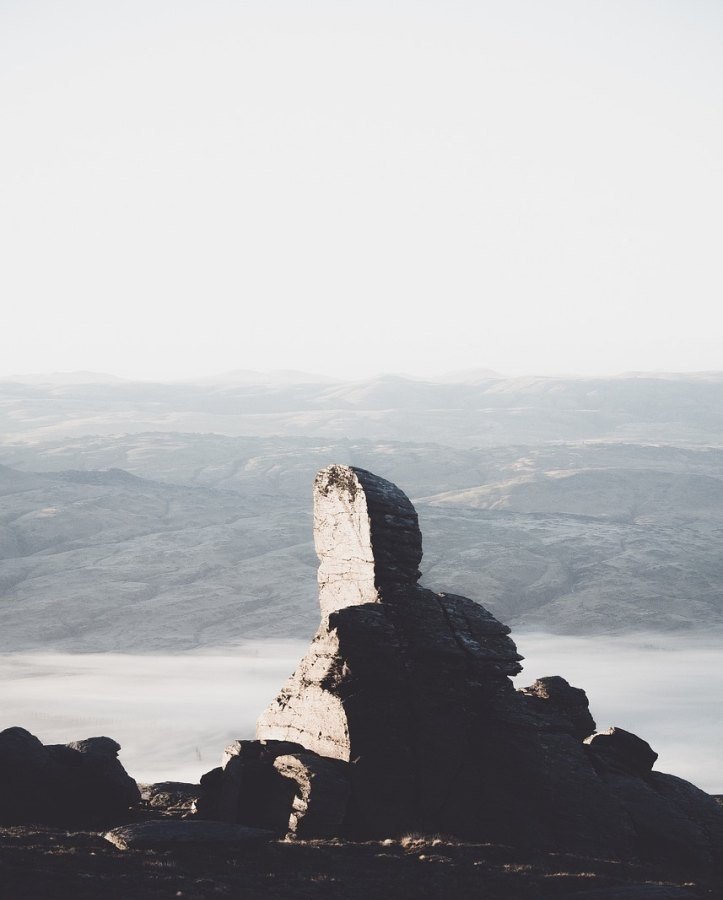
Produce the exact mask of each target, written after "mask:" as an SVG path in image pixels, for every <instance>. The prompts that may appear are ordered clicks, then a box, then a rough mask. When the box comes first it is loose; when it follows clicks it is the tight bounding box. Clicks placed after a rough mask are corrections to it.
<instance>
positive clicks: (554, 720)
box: [522, 675, 595, 740]
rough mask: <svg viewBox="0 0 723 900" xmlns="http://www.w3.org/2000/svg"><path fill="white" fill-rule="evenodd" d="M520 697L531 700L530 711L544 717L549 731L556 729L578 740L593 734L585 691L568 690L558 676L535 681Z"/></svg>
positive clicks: (563, 680) (523, 690)
mask: <svg viewBox="0 0 723 900" xmlns="http://www.w3.org/2000/svg"><path fill="white" fill-rule="evenodd" d="M522 693H523V694H524V695H525V696H527V697H529V698H530V703H531V708H533V709H534V710H535V711H536V712H537V713H538V714H540V715H542V716H547V719H548V722H549V726H550V729H551V730H554V729H555V728H556V727H557V728H559V729H560V730H561V731H566V732H568V733H569V734H571V735H572V736H573V737H576V738H578V739H579V740H583V739H584V738H586V737H588V736H589V735H591V734H592V733H593V732H594V731H595V720H594V719H593V717H592V715H591V714H590V703H589V701H588V699H587V695H586V694H585V691H583V690H582V689H581V688H576V687H571V685H570V684H568V682H567V681H565V679H564V678H561V677H560V676H559V675H550V676H548V677H546V678H538V679H537V681H535V682H534V684H531V685H530V686H529V687H526V688H522Z"/></svg>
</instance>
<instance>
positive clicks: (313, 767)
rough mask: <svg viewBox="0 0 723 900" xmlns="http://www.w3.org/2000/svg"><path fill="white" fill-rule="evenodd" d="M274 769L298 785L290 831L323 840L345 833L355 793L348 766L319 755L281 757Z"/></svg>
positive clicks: (303, 754)
mask: <svg viewBox="0 0 723 900" xmlns="http://www.w3.org/2000/svg"><path fill="white" fill-rule="evenodd" d="M274 768H275V769H276V771H277V772H278V773H279V775H281V776H282V777H283V778H285V779H286V780H287V781H289V782H291V783H292V784H293V785H294V799H293V803H292V811H291V816H290V818H289V822H288V829H289V831H290V832H292V833H293V834H295V835H296V836H297V837H300V838H321V837H332V836H333V835H335V834H338V833H339V832H340V831H341V830H342V828H343V826H344V822H345V820H346V810H347V805H348V802H349V794H350V793H351V783H350V780H349V776H350V772H349V766H348V765H347V763H344V762H341V760H338V759H329V758H328V757H324V756H319V755H318V754H316V753H294V754H287V755H286V756H277V757H276V759H275V760H274Z"/></svg>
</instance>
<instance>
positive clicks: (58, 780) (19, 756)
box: [0, 727, 140, 824]
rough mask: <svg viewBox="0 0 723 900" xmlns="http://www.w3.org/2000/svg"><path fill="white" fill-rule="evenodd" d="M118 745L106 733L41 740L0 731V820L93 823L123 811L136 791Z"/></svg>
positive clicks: (136, 796)
mask: <svg viewBox="0 0 723 900" xmlns="http://www.w3.org/2000/svg"><path fill="white" fill-rule="evenodd" d="M119 750H120V745H119V744H117V743H116V742H115V741H113V740H111V738H107V737H95V738H88V739H86V740H84V741H74V742H72V743H70V744H51V745H48V746H43V745H42V744H41V743H40V741H39V740H38V739H37V738H36V737H34V736H33V735H32V734H30V732H29V731H26V730H25V729H24V728H17V727H15V728H7V729H5V731H2V732H0V822H2V823H5V824H17V823H23V822H43V823H49V824H95V823H101V822H107V821H111V820H112V819H113V818H114V817H117V816H119V815H121V814H123V813H125V812H127V810H128V807H130V806H132V805H133V804H135V803H138V802H139V800H140V793H139V791H138V786H137V785H136V783H135V781H134V780H133V779H132V778H131V777H130V776H129V775H128V774H127V773H126V771H125V769H124V768H123V766H122V765H121V763H120V761H119V760H118V751H119Z"/></svg>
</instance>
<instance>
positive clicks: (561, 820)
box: [199, 466, 723, 868]
mask: <svg viewBox="0 0 723 900" xmlns="http://www.w3.org/2000/svg"><path fill="white" fill-rule="evenodd" d="M314 528H315V533H314V540H315V545H316V549H317V553H318V555H319V598H320V605H321V614H322V615H321V623H320V626H319V629H318V631H317V633H316V635H315V637H314V639H313V641H312V642H311V645H310V647H309V650H308V652H307V654H306V656H305V657H304V658H303V659H302V660H301V662H300V663H299V666H298V667H297V669H296V671H295V672H294V673H293V675H292V676H291V677H290V678H289V680H288V681H287V683H286V684H285V685H284V686H283V688H282V690H281V692H280V693H279V695H278V696H277V698H276V699H275V700H274V701H273V702H272V704H271V705H270V706H269V707H268V709H267V710H266V711H265V712H264V713H263V714H262V715H261V717H260V718H259V720H258V724H257V738H258V740H257V741H241V742H237V743H236V744H235V745H232V747H231V748H229V750H228V751H227V754H226V758H225V760H224V765H223V766H222V767H221V768H220V769H219V770H214V772H212V773H209V774H208V775H207V776H205V777H204V779H202V786H203V787H204V797H202V798H201V801H199V809H200V810H201V811H202V812H204V814H206V815H209V816H213V817H216V818H219V819H224V820H226V821H229V822H244V823H247V824H250V825H254V824H256V825H261V824H264V825H265V827H270V828H272V829H273V830H278V829H282V828H289V829H291V830H292V831H294V830H296V832H297V833H299V834H307V833H308V834H322V833H323V834H330V833H337V834H346V835H351V836H376V837H387V836H390V835H395V834H396V835H398V834H401V833H404V832H409V831H419V832H423V833H434V832H440V833H445V834H453V835H458V836H461V837H467V838H471V839H473V840H478V841H479V840H481V841H484V842H493V843H501V844H513V845H518V846H520V845H522V846H530V847H537V848H540V849H545V850H552V851H566V852H574V853H584V854H588V855H595V856H598V857H600V856H603V857H606V858H627V859H635V858H640V859H647V860H659V861H665V862H672V863H680V864H681V865H687V866H696V867H699V868H705V867H709V866H711V865H714V864H716V863H717V862H720V859H721V854H722V849H721V848H723V834H721V828H722V827H723V814H721V811H720V808H719V807H718V806H717V804H716V803H715V802H714V801H713V800H712V799H711V798H708V797H707V796H706V795H705V794H703V793H702V792H700V791H698V790H697V789H696V788H694V787H693V786H692V785H688V784H687V783H686V782H681V781H680V779H672V776H665V775H660V774H658V773H653V772H651V767H652V764H653V762H654V761H655V758H656V754H655V753H654V752H653V751H652V750H651V748H650V747H649V745H648V744H646V743H645V741H643V740H641V739H640V738H637V737H636V736H635V735H632V734H630V733H628V732H624V731H622V729H611V730H610V731H609V732H606V733H600V734H595V735H593V736H592V737H588V736H589V735H590V734H591V732H592V731H594V729H595V723H594V721H593V719H592V716H591V715H590V711H589V709H588V702H587V697H586V696H585V693H584V691H582V690H580V689H579V688H574V687H572V686H570V685H569V684H568V683H567V682H566V681H565V680H564V679H563V678H560V677H557V676H553V677H548V678H542V679H539V680H538V681H536V682H535V683H534V684H532V685H531V686H530V687H528V688H525V689H523V690H522V691H516V690H515V689H514V687H513V685H512V683H511V681H510V678H509V676H510V675H514V674H516V673H518V672H519V671H520V659H521V657H520V656H519V655H518V653H517V651H516V648H515V645H514V643H513V642H512V640H511V639H510V638H509V636H508V635H509V629H508V628H507V627H506V626H504V625H502V624H501V623H500V622H498V621H497V620H496V619H495V618H494V617H493V616H492V615H491V614H490V613H488V612H487V611H486V610H485V609H484V608H483V607H482V606H480V605H478V604H477V603H475V602H473V601H472V600H469V599H467V598H466V597H460V596H456V595H453V594H447V593H435V592H433V591H431V590H427V589H424V588H422V587H420V586H419V585H418V583H417V582H418V578H419V568H418V567H419V562H420V560H421V552H422V551H421V546H422V543H421V534H420V532H419V528H418V524H417V517H416V514H415V512H414V508H413V507H412V504H411V503H410V502H409V500H408V498H407V497H406V496H405V495H404V494H403V493H402V492H401V491H400V490H399V489H398V488H397V487H396V486H395V485H392V484H390V483H389V482H386V481H384V480H383V479H381V478H378V477H377V476H375V475H372V474H371V473H369V472H366V471H364V470H362V469H357V468H352V467H347V466H330V467H329V468H328V469H324V470H323V471H322V472H320V473H319V474H318V475H317V477H316V481H315V485H314ZM585 738H587V742H585V743H584V742H583V739H585ZM289 744H290V745H291V746H292V747H293V749H291V750H282V749H281V748H282V747H284V746H288V745H289ZM671 779H672V780H671Z"/></svg>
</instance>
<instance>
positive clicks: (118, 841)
mask: <svg viewBox="0 0 723 900" xmlns="http://www.w3.org/2000/svg"><path fill="white" fill-rule="evenodd" d="M103 836H104V837H105V839H106V840H107V841H109V842H110V843H111V844H114V845H115V846H116V847H118V849H119V850H134V849H149V848H163V847H168V846H171V845H173V844H249V843H251V844H258V843H261V842H264V841H268V840H271V838H273V834H272V833H271V832H270V831H262V830H261V829H260V828H249V827H248V826H246V825H229V824H228V823H226V822H205V821H203V820H202V819H194V820H190V819H175V820H174V819H157V820H154V821H151V822H134V823H132V824H130V825H121V826H120V827H118V828H113V829H112V830H111V831H108V832H106V834H105V835H103Z"/></svg>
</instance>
